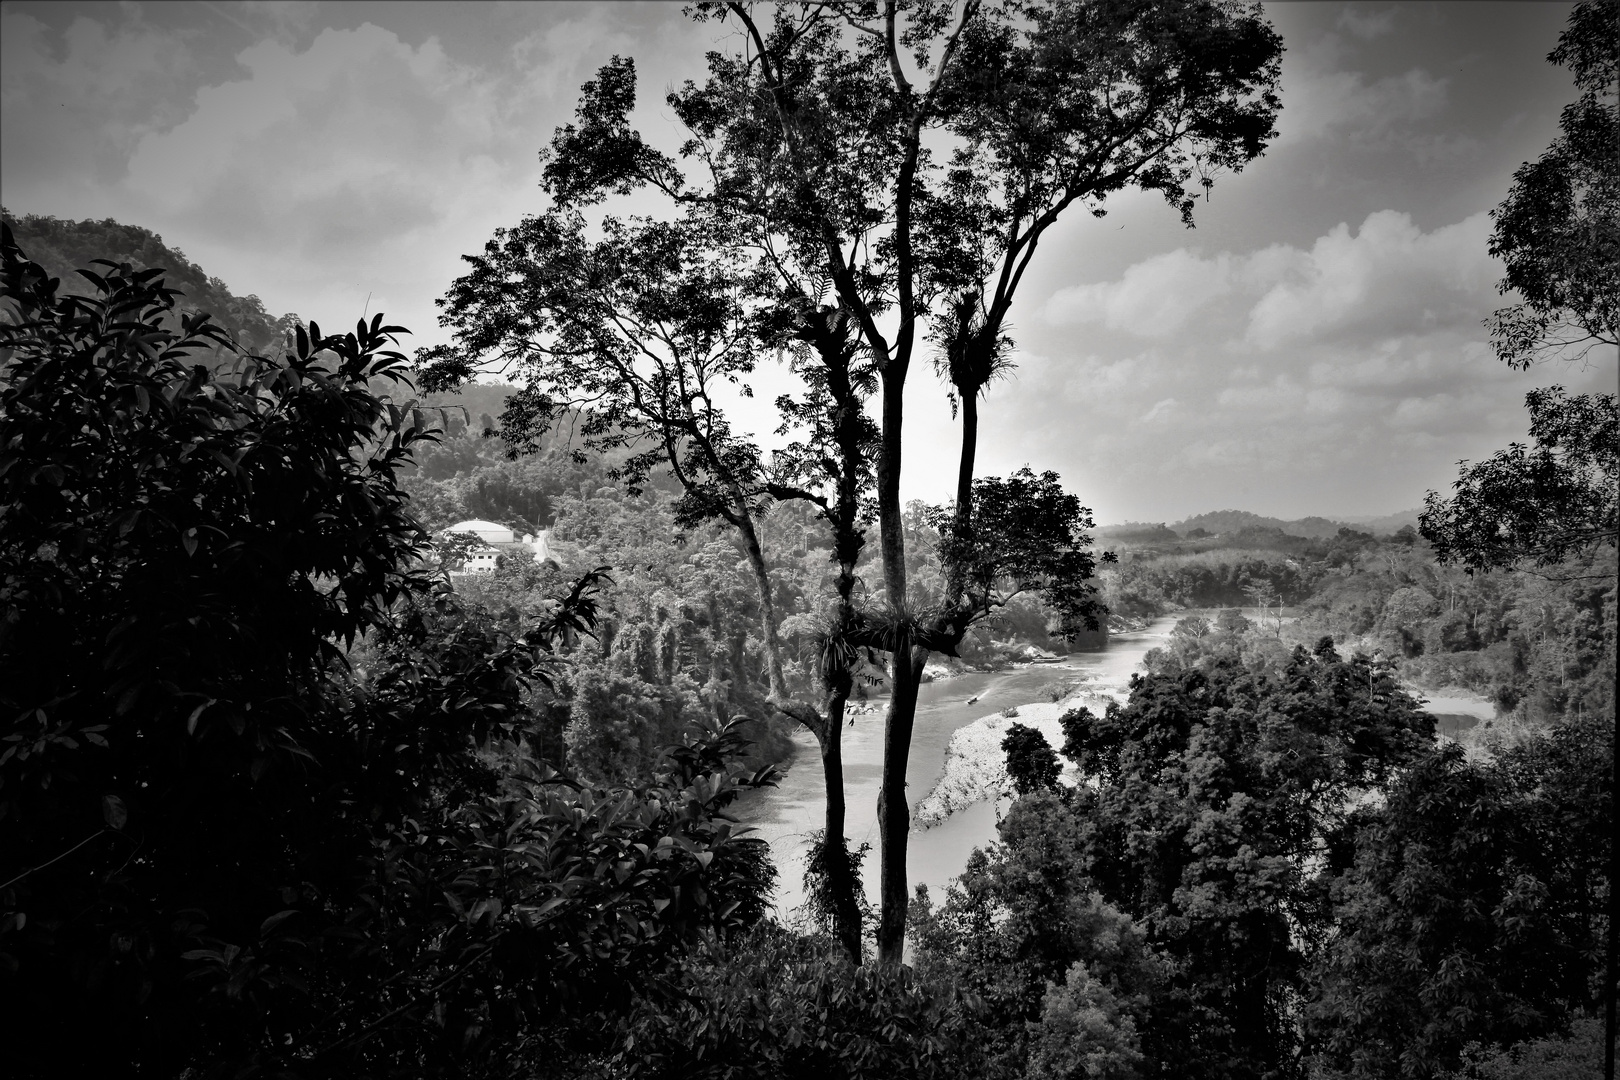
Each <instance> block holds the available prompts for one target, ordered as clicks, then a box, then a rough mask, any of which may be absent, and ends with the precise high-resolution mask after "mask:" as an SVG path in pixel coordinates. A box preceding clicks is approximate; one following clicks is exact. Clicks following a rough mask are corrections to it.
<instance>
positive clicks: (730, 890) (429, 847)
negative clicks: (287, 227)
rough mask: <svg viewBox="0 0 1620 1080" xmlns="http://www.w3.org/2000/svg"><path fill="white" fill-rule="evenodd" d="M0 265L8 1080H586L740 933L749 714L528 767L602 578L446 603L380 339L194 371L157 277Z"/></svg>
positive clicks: (752, 892)
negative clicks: (379, 389) (670, 973)
mask: <svg viewBox="0 0 1620 1080" xmlns="http://www.w3.org/2000/svg"><path fill="white" fill-rule="evenodd" d="M4 259H5V266H4V281H3V285H4V293H3V299H4V304H5V308H6V322H5V324H4V326H3V327H0V334H3V337H0V356H3V358H4V365H5V366H4V378H3V383H4V389H3V391H0V394H3V398H0V404H3V411H0V446H3V447H4V461H3V467H0V484H3V487H0V493H3V500H0V506H3V513H4V522H5V529H4V531H3V537H4V543H3V546H0V568H3V571H4V590H5V592H4V598H5V602H6V613H7V614H6V622H5V624H4V627H3V631H0V632H3V634H4V637H3V639H0V662H3V672H0V694H3V695H4V701H3V707H4V718H5V729H4V733H3V736H0V737H3V740H4V744H3V745H4V747H5V749H4V752H3V753H0V797H3V802H0V812H3V816H4V822H5V845H4V849H3V862H0V868H3V877H4V881H3V883H0V905H3V912H0V952H3V956H4V962H5V973H4V975H3V985H0V995H3V1000H0V1008H3V1010H4V1012H5V1014H6V1015H7V1016H8V1018H10V1019H11V1021H13V1022H14V1023H13V1024H12V1025H8V1026H12V1027H14V1030H15V1031H16V1032H18V1033H19V1034H20V1036H21V1037H20V1038H13V1039H12V1040H10V1042H9V1043H8V1058H9V1064H10V1065H11V1066H12V1067H13V1068H14V1069H15V1070H17V1071H18V1072H19V1073H20V1074H22V1075H60V1074H61V1072H62V1071H64V1070H68V1071H78V1072H86V1073H90V1072H106V1073H114V1074H121V1073H124V1072H127V1071H129V1070H130V1069H138V1070H143V1071H154V1072H160V1073H164V1074H175V1073H178V1072H180V1071H181V1070H182V1069H185V1068H188V1067H190V1068H200V1069H203V1070H204V1071H205V1072H209V1073H216V1072H217V1073H219V1074H221V1075H225V1074H235V1073H236V1072H238V1071H239V1070H241V1069H243V1068H249V1067H259V1068H269V1069H271V1070H273V1071H277V1072H279V1073H281V1074H283V1075H360V1074H371V1075H386V1074H396V1073H397V1074H400V1075H411V1076H421V1075H427V1074H437V1073H444V1074H449V1075H458V1076H466V1075H483V1074H485V1073H486V1072H489V1071H491V1070H493V1071H495V1072H499V1073H501V1074H505V1073H507V1072H509V1071H510V1069H511V1068H513V1067H516V1066H518V1065H519V1063H525V1062H526V1063H528V1066H529V1067H531V1068H540V1069H551V1068H556V1069H559V1070H560V1071H561V1074H562V1075H576V1074H578V1073H579V1072H580V1071H581V1069H582V1068H583V1067H584V1066H579V1067H575V1066H571V1065H569V1064H567V1062H569V1061H576V1062H585V1063H589V1062H590V1061H594V1060H597V1059H599V1058H601V1057H602V1056H603V1055H605V1054H610V1053H611V1051H612V1044H611V1041H610V1040H609V1037H608V1035H607V1031H608V1026H605V1025H604V1022H603V1018H604V1016H605V1017H607V1018H608V1020H609V1023H611V1018H612V1017H613V1016H617V1015H620V1014H622V1013H623V1012H624V1010H625V1009H627V1008H629V1006H630V1002H631V1001H632V1000H633V999H634V998H635V995H636V994H637V993H639V992H640V990H641V989H642V987H643V985H644V979H645V977H646V975H647V974H648V973H649V972H651V971H653V970H656V969H658V968H659V967H661V966H666V965H667V964H669V963H670V962H672V960H673V958H674V957H675V956H676V955H677V954H678V953H679V952H680V951H682V950H684V949H685V948H688V947H690V945H691V943H692V942H694V941H695V940H697V939H698V938H700V937H702V936H705V935H710V936H712V935H715V934H720V935H724V934H727V933H729V932H731V931H732V930H734V929H741V928H744V927H747V926H749V925H751V924H753V923H755V922H757V921H758V919H759V918H760V916H761V914H762V911H763V908H762V898H763V895H764V891H765V890H766V889H767V888H768V886H769V882H770V879H771V875H772V871H771V869H770V867H769V864H768V862H766V861H765V859H764V855H763V851H762V849H761V847H760V845H759V843H758V842H757V841H749V840H746V839H743V838H740V837H739V836H738V835H737V833H736V831H735V829H734V827H733V825H732V824H731V823H730V821H729V820H728V819H727V818H726V817H725V813H724V811H725V807H726V806H727V804H728V803H729V802H730V801H731V800H732V799H733V798H735V796H736V794H737V793H738V791H739V790H740V789H741V788H742V787H746V786H750V785H757V784H758V783H761V782H764V781H765V780H767V779H768V773H754V774H750V775H746V776H739V775H735V774H734V773H733V772H732V771H731V769H730V767H729V766H728V762H730V761H732V760H734V759H735V758H736V757H737V756H738V755H739V754H740V753H741V752H742V751H743V749H744V747H745V745H746V741H745V739H744V737H743V736H742V734H741V733H740V731H739V728H738V726H737V725H735V724H728V725H719V724H713V723H711V724H710V725H708V727H709V731H708V734H700V735H698V736H696V737H692V736H687V737H685V738H683V739H681V740H679V742H680V745H678V746H677V747H676V748H675V749H673V750H672V751H669V752H666V753H665V754H664V755H663V756H662V757H661V758H659V760H658V762H657V763H656V764H655V765H654V766H653V767H652V768H651V769H649V770H647V771H646V772H645V773H644V774H643V779H642V780H641V781H640V783H639V784H638V785H635V786H623V785H620V786H612V785H608V786H600V787H597V788H580V787H579V785H578V784H577V783H576V782H575V781H572V780H569V779H567V778H565V777H561V776H559V775H557V774H556V773H554V772H553V771H551V770H549V769H548V768H546V767H545V766H544V765H541V764H538V763H537V762H535V761H534V760H533V758H532V755H531V754H530V752H529V750H528V748H527V736H528V734H529V729H530V726H531V718H532V713H531V711H530V709H529V708H528V703H529V701H530V700H531V695H532V694H533V692H534V691H535V690H536V689H537V688H538V687H539V685H540V684H543V683H545V682H546V681H547V680H548V678H549V677H550V675H551V669H552V668H553V667H554V665H555V663H556V660H555V659H553V657H555V655H556V654H557V651H558V650H559V649H566V648H567V646H568V643H569V642H571V641H579V640H580V635H581V634H582V633H584V632H586V631H588V630H589V628H590V625H591V624H592V622H593V621H594V618H595V600H594V598H593V595H592V594H593V591H594V589H595V588H596V587H597V586H599V585H600V584H601V578H600V577H599V575H595V574H588V575H586V576H585V577H584V578H582V579H581V580H580V581H579V582H578V583H576V584H575V585H574V587H573V588H572V589H571V590H566V591H565V593H564V594H563V595H560V596H559V597H558V598H557V599H555V600H552V601H550V602H548V603H545V604H544V605H539V606H535V605H531V606H529V607H528V608H527V609H526V610H524V611H522V612H520V613H518V615H517V617H516V618H515V619H514V618H512V617H510V615H508V617H504V618H503V617H500V616H497V615H494V614H491V613H488V612H485V611H482V610H479V609H478V608H476V607H471V608H469V607H467V606H465V605H463V604H461V603H459V602H457V600H456V599H455V598H454V596H453V594H451V593H449V592H448V591H446V590H445V589H444V588H443V587H442V586H435V585H434V584H433V582H432V580H431V575H430V573H429V568H428V565H427V564H424V563H423V562H421V560H420V559H419V558H418V556H419V555H421V554H424V553H425V551H426V546H425V541H426V534H425V533H424V532H423V531H422V530H421V528H420V526H419V525H418V524H417V523H416V522H415V520H414V519H413V518H412V517H411V515H410V513H409V511H408V509H407V503H406V497H405V494H404V493H403V492H402V491H401V490H400V489H399V487H398V484H397V477H396V474H397V472H398V471H399V469H400V467H401V465H402V464H403V463H404V462H405V461H406V460H407V459H408V456H409V454H410V451H411V449H412V447H413V445H414V444H415V443H416V442H417V441H419V440H421V439H424V438H429V437H431V433H430V431H428V430H427V429H425V428H424V426H423V423H422V418H421V416H420V414H418V413H417V412H416V411H414V410H412V409H410V408H409V407H407V406H404V405H401V404H397V403H394V402H390V401H387V400H385V399H381V398H378V397H377V396H376V395H375V394H374V393H373V392H372V391H371V389H370V388H369V387H370V386H371V385H372V384H374V382H375V381H376V380H377V379H378V378H387V377H388V376H390V375H393V376H395V377H396V378H397V377H398V375H399V373H400V366H401V358H400V357H399V356H398V354H396V353H393V352H391V351H389V350H388V349H387V348H386V345H387V343H388V342H389V339H390V332H391V330H392V329H393V328H385V327H383V326H382V325H381V321H380V319H379V320H376V321H374V322H373V323H371V324H370V325H365V324H362V325H360V326H359V327H357V328H356V331H355V333H354V334H351V335H347V336H332V337H321V336H319V333H318V331H317V330H316V329H315V328H314V327H313V326H311V328H310V329H311V332H312V333H311V335H306V334H304V333H302V332H300V333H299V335H298V342H297V348H296V351H295V352H293V353H290V354H289V355H288V356H286V357H285V358H277V359H266V358H260V357H252V356H241V357H240V358H239V359H240V361H241V362H240V363H238V364H237V365H236V366H235V373H234V374H224V375H221V374H214V373H211V372H210V370H209V369H208V368H206V367H204V366H200V365H192V366H188V364H187V363H186V361H187V359H188V357H189V354H190V353H191V351H192V350H193V349H195V348H196V344H197V343H198V342H207V343H210V344H212V345H214V346H217V347H220V348H225V349H233V348H234V346H233V345H232V344H231V343H230V342H229V341H228V340H227V339H226V338H225V337H224V335H223V334H221V333H220V332H219V331H218V330H217V329H215V328H214V327H213V326H212V324H211V323H210V322H209V321H208V319H207V318H206V317H205V316H187V317H186V318H185V319H184V321H183V325H182V327H181V330H180V331H178V332H177V331H175V330H171V329H167V328H166V327H167V326H169V325H170V324H171V322H172V321H173V308H174V300H175V296H174V292H173V290H170V289H168V288H166V287H165V286H164V285H163V284H162V281H161V279H160V278H159V272H158V271H151V270H148V271H136V270H134V269H133V268H132V267H130V266H129V265H128V264H125V265H122V266H109V267H108V268H107V269H106V270H105V271H104V272H103V273H101V274H99V275H98V276H94V277H91V278H90V279H89V280H90V283H91V285H92V287H93V288H92V291H91V294H90V295H88V296H84V297H76V296H72V295H65V294H62V293H61V292H59V290H58V286H57V283H56V282H55V281H54V280H53V279H51V278H49V277H48V275H47V274H46V273H45V272H44V270H43V269H42V268H41V267H39V266H38V265H37V264H34V263H31V262H29V261H28V260H27V258H26V257H25V256H24V255H23V254H22V252H21V250H20V249H19V248H18V247H17V245H16V243H15V241H14V240H13V239H12V236H11V233H10V231H9V228H8V229H7V230H6V232H5V234H4ZM351 642H352V643H355V644H354V645H353V646H351V647H350V649H349V650H348V651H349V656H347V657H346V656H345V655H344V648H343V646H344V645H345V644H346V643H351ZM351 661H352V662H351ZM87 1025H88V1026H89V1027H90V1028H92V1029H93V1030H94V1031H95V1032H96V1033H97V1037H96V1038H94V1039H85V1038H83V1037H82V1035H83V1032H84V1030H85V1028H86V1026H87ZM581 1055H584V1056H583V1057H582V1056H581Z"/></svg>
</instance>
